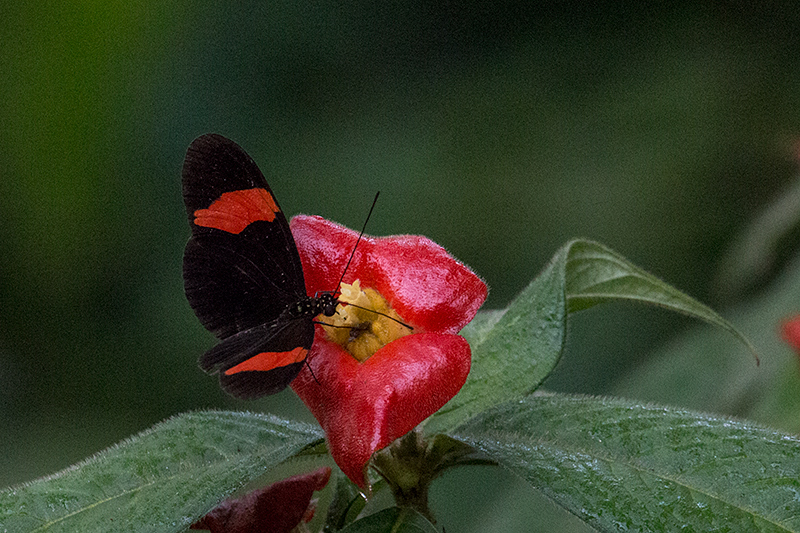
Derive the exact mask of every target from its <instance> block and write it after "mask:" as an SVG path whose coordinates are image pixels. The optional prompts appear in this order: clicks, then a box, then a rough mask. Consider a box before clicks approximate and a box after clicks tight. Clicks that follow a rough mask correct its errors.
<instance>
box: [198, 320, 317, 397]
mask: <svg viewBox="0 0 800 533" xmlns="http://www.w3.org/2000/svg"><path fill="white" fill-rule="evenodd" d="M313 341H314V325H313V323H312V322H311V320H298V319H294V320H288V321H279V320H273V321H272V322H270V323H267V324H262V325H260V326H256V327H254V328H251V329H248V330H245V331H242V332H239V333H237V334H235V335H232V336H230V337H228V338H226V339H224V340H223V341H222V342H220V343H219V344H217V345H216V346H215V347H213V348H212V349H210V350H209V351H207V352H206V353H205V354H204V355H203V356H202V357H201V358H200V368H202V369H203V370H205V371H206V372H210V373H213V372H218V373H219V378H220V384H221V385H222V388H223V389H224V390H225V391H226V392H228V393H229V394H232V395H233V396H236V397H238V398H257V397H259V396H265V395H267V394H274V393H276V392H279V391H281V390H283V389H284V388H286V386H287V385H289V383H291V382H292V380H293V379H294V378H295V376H297V374H298V373H299V372H300V370H301V369H302V367H303V364H304V362H305V359H306V356H307V354H308V350H309V349H310V348H311V344H312V343H313Z"/></svg>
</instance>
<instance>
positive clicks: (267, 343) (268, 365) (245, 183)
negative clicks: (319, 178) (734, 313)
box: [182, 134, 374, 399]
mask: <svg viewBox="0 0 800 533" xmlns="http://www.w3.org/2000/svg"><path fill="white" fill-rule="evenodd" d="M182 178H183V200H184V203H185V205H186V212H187V215H188V217H189V226H190V227H191V230H192V236H191V238H190V239H189V242H187V243H186V249H185V251H184V255H183V280H184V288H185V291H186V298H187V299H188V300H189V304H190V305H191V307H192V309H193V310H194V312H195V314H196V315H197V317H198V318H199V319H200V322H201V323H202V324H203V326H205V328H206V329H208V330H209V331H211V332H212V333H213V334H214V335H216V336H217V337H218V338H219V339H220V342H219V344H217V345H216V346H214V347H213V348H211V349H210V350H208V351H207V352H206V353H204V354H203V355H202V356H201V357H200V361H199V364H200V368H202V369H203V370H204V371H206V372H208V373H210V374H214V373H217V374H219V381H220V385H221V386H222V388H223V389H224V390H225V391H226V392H228V393H229V394H231V395H232V396H235V397H238V398H245V399H250V398H258V397H260V396H266V395H269V394H275V393H277V392H280V391H281V390H283V389H285V388H286V387H287V386H288V385H289V384H290V383H291V382H292V380H294V378H295V377H296V376H297V374H298V373H299V372H300V370H301V369H302V368H303V365H304V364H305V362H306V358H307V357H308V352H309V350H310V349H311V345H312V344H313V342H314V319H315V317H317V316H319V315H320V314H321V315H324V316H328V317H330V316H333V315H334V314H335V313H336V306H337V304H338V303H339V302H338V300H337V298H336V295H335V291H328V292H322V293H320V294H318V295H316V296H308V295H307V294H306V287H305V279H304V277H303V266H302V264H301V263H300V255H299V254H298V252H297V246H296V244H295V242H294V238H293V237H292V233H291V231H290V229H289V224H288V222H287V221H286V217H285V216H284V214H283V211H282V210H281V208H280V206H279V205H278V202H277V201H276V200H275V197H274V195H273V194H272V189H270V187H269V185H267V181H266V179H264V175H263V174H262V173H261V171H260V170H259V168H258V166H257V165H256V163H255V162H254V161H253V159H252V158H251V157H250V156H249V155H247V153H246V152H245V151H244V150H243V149H242V148H241V147H240V146H239V145H238V144H236V143H235V142H233V141H231V140H229V139H226V138H225V137H223V136H221V135H216V134H208V135H203V136H201V137H198V138H197V139H195V140H194V141H193V142H192V143H191V145H190V146H189V148H188V150H187V152H186V159H185V160H184V163H183V176H182ZM373 205H374V204H373Z"/></svg>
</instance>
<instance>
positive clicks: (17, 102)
mask: <svg viewBox="0 0 800 533" xmlns="http://www.w3.org/2000/svg"><path fill="white" fill-rule="evenodd" d="M587 4H588V3H587ZM758 6H759V7H753V6H751V5H750V3H747V2H738V3H737V2H730V3H723V2H711V3H706V4H704V5H702V6H698V5H695V3H692V2H687V3H685V5H683V4H680V3H671V4H670V6H669V7H666V6H660V5H659V6H656V5H655V4H650V3H642V4H638V3H635V4H634V3H631V4H630V5H626V6H624V7H623V6H619V7H609V6H608V5H605V4H603V5H600V4H598V5H595V6H589V5H582V4H581V3H577V2H576V3H560V2H559V3H552V4H549V3H539V4H536V3H527V2H525V3H522V2H521V3H519V4H517V3H513V2H494V3H487V4H483V3H477V2H475V3H471V2H459V3H456V2H452V3H451V2H440V3H420V2H386V3H381V4H378V3H372V2H346V3H337V2H330V3H325V2H311V3H305V2H300V3H298V2H255V1H251V2H236V3H235V5H229V3H227V2H192V3H185V2H140V3H135V2H134V3H130V2H119V1H117V2H99V3H86V2H84V3H80V4H79V5H73V3H67V2H65V3H54V4H52V5H50V6H48V7H42V6H38V5H35V4H33V3H24V2H23V3H19V2H18V3H13V4H9V5H7V6H4V7H3V14H2V16H0V41H1V42H2V43H3V45H2V46H1V47H0V71H2V75H0V90H1V91H2V93H0V94H2V98H0V135H2V148H0V172H2V176H1V177H0V244H1V245H2V252H1V253H2V259H0V486H5V485H8V484H15V483H19V482H22V481H25V480H29V479H32V478H34V477H37V476H41V475H44V474H48V473H52V472H54V471H56V470H59V469H62V468H64V467H66V466H68V465H70V464H72V463H74V462H76V461H78V460H80V459H82V458H84V457H87V456H88V455H90V454H92V453H94V452H96V451H99V450H101V449H103V448H104V447H106V446H109V445H111V444H113V443H114V442H117V441H119V440H121V439H122V438H124V437H126V436H129V435H132V434H134V433H136V432H138V431H140V430H142V429H145V428H147V427H149V426H150V425H152V424H153V423H155V422H157V421H159V420H161V419H163V418H165V417H168V416H170V415H173V414H176V413H179V412H182V411H186V410H189V409H197V408H204V407H222V408H231V409H250V410H270V411H273V412H277V413H279V414H282V415H285V416H292V417H298V418H303V419H308V414H307V413H306V412H305V411H304V409H303V408H302V406H299V404H298V401H297V400H296V399H295V398H294V397H293V395H292V394H291V393H285V394H281V395H279V396H277V397H274V398H270V399H267V400H263V401H258V402H249V403H245V402H241V401H234V400H231V399H228V398H226V397H225V396H224V395H223V393H222V392H221V391H220V390H219V388H218V386H217V384H216V382H215V380H214V379H212V378H209V377H207V376H205V375H204V374H203V373H202V372H201V371H200V370H199V369H198V368H197V366H196V358H197V356H198V355H199V354H200V353H202V352H203V351H204V350H205V349H206V348H208V347H209V346H210V345H211V344H213V339H212V337H211V336H210V334H208V333H206V332H205V331H204V330H203V329H202V327H201V326H200V324H199V322H198V321H197V320H196V318H195V317H194V315H193V313H192V311H191V310H190V308H189V306H188V304H187V303H186V301H185V298H184V296H183V289H182V280H181V257H182V253H183V246H184V244H185V242H186V239H187V237H188V226H187V223H186V220H185V215H184V212H183V205H182V200H181V196H180V185H179V181H180V168H181V164H182V160H183V156H184V153H185V150H186V147H187V146H188V144H189V143H190V142H191V140H192V139H193V138H194V137H196V136H197V135H200V134H202V133H207V132H218V133H221V134H224V135H226V136H228V137H230V138H232V139H234V140H236V141H237V142H238V143H239V144H241V145H242V146H243V147H244V148H245V149H246V150H247V151H248V152H249V153H250V154H251V155H252V156H253V158H254V159H255V160H256V161H257V162H258V163H259V165H260V166H261V168H262V170H263V171H264V173H265V175H266V176H267V179H268V180H269V182H270V184H271V185H272V188H273V189H274V191H275V193H276V194H277V196H278V198H279V201H280V202H281V204H282V206H283V208H284V209H285V211H286V212H287V213H288V214H295V213H299V212H303V213H311V214H320V215H323V216H325V217H327V218H331V219H333V220H336V221H338V222H341V223H343V224H346V225H349V226H351V227H360V225H361V223H362V222H363V219H364V216H365V213H366V211H367V209H368V208H369V203H370V201H371V199H372V196H373V195H374V194H375V191H378V190H380V191H381V199H380V202H379V204H378V207H377V210H376V212H375V214H374V215H373V218H372V220H371V221H370V227H369V232H371V233H373V234H377V235H383V234H394V233H419V234H424V235H427V236H429V237H431V238H432V239H434V240H435V241H437V242H439V243H440V244H442V245H444V246H445V247H446V248H448V250H450V251H451V253H453V254H454V255H455V256H456V257H458V258H459V259H461V260H463V261H464V262H465V263H467V264H469V265H470V266H471V267H473V268H474V269H475V270H476V271H477V272H478V273H480V274H481V275H482V276H483V277H484V278H485V279H486V281H487V282H488V284H489V286H490V288H491V292H490V297H489V300H488V302H487V306H488V307H502V306H504V305H506V304H507V303H508V301H509V300H510V299H511V298H512V297H513V296H514V295H515V294H516V293H517V292H519V291H520V290H521V289H522V288H523V287H524V286H525V285H526V284H527V283H528V282H529V281H530V280H531V279H532V278H533V277H534V276H535V275H536V273H537V272H538V271H539V270H540V269H541V268H542V267H543V265H544V264H545V262H546V261H547V260H548V259H549V257H551V256H552V254H553V253H554V252H555V251H556V249H557V248H558V247H559V246H560V245H561V244H562V243H563V242H565V241H566V240H567V239H569V238H570V237H573V236H585V237H590V238H593V239H597V240H600V241H602V242H604V243H606V244H608V245H609V246H611V247H612V248H614V249H616V250H618V251H619V252H621V253H622V254H623V255H625V256H626V257H628V258H630V259H631V260H632V261H634V262H635V263H637V264H639V265H641V266H643V267H645V268H646V269H648V270H650V271H652V272H654V273H656V274H657V275H659V276H661V277H662V278H664V279H666V280H667V281H669V282H670V283H672V284H674V285H676V286H677V287H679V288H681V289H683V290H685V291H686V292H688V293H689V294H691V295H693V296H695V297H698V298H699V299H701V300H703V301H705V302H707V303H709V304H711V305H714V306H720V305H723V304H727V303H729V302H730V300H731V298H732V300H734V301H735V300H736V298H737V297H739V296H740V295H738V294H737V293H734V294H733V295H732V297H731V298H729V301H722V300H721V299H720V297H719V293H718V292H715V291H714V290H713V288H714V286H713V284H712V281H713V279H714V276H715V272H716V271H717V267H718V265H719V262H720V258H721V257H722V255H723V252H724V250H725V249H726V247H727V246H728V245H729V244H730V242H731V240H732V239H733V237H734V235H736V234H737V232H739V231H740V230H741V229H742V228H743V227H744V226H745V225H746V224H747V221H748V220H749V219H751V218H752V216H753V215H754V214H755V213H756V212H758V211H759V209H761V208H762V207H763V206H764V205H765V204H767V203H768V202H769V201H771V200H772V199H773V198H775V197H776V196H777V195H779V194H780V193H781V191H782V190H784V189H786V188H787V187H788V184H789V183H790V181H791V179H792V175H793V172H794V168H795V167H794V159H793V146H794V143H795V142H796V136H797V135H798V134H800V61H798V55H797V53H798V50H800V42H799V41H800V11H798V10H797V9H796V5H795V4H794V3H792V2H765V3H758ZM729 296H730V295H729ZM689 324H691V323H690V322H689V321H688V320H687V319H685V318H682V317H675V316H672V315H668V314H666V313H663V312H661V311H657V310H648V309H639V308H634V307H627V306H612V307H610V308H607V309H605V310H604V312H603V313H597V312H589V313H587V314H586V315H585V316H580V318H579V319H578V320H575V321H574V323H573V325H572V326H571V331H570V344H569V349H568V353H567V357H565V360H564V362H563V364H562V366H561V367H560V368H559V371H558V373H557V375H556V376H555V377H554V378H553V379H551V380H550V382H549V383H548V385H549V386H550V387H551V388H556V389H560V390H568V391H577V392H586V393H603V392H606V391H608V390H610V387H611V385H612V384H613V382H614V381H615V379H616V378H617V377H618V376H620V375H621V374H622V373H623V372H624V371H625V370H626V369H628V368H631V367H634V366H635V365H637V364H639V363H640V362H641V360H642V358H644V357H645V356H644V355H642V354H646V353H648V352H649V351H650V350H652V349H653V348H654V347H657V346H659V345H661V344H662V343H663V342H665V341H666V340H667V339H669V338H670V337H671V336H672V335H674V334H675V333H676V332H680V331H682V330H683V329H685V328H687V327H689Z"/></svg>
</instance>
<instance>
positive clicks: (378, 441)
mask: <svg viewBox="0 0 800 533" xmlns="http://www.w3.org/2000/svg"><path fill="white" fill-rule="evenodd" d="M312 353H313V354H314V358H313V361H310V364H311V367H312V369H313V371H314V376H316V381H315V379H314V376H312V375H311V373H310V372H309V371H308V369H304V370H303V372H301V373H300V375H299V376H298V377H297V378H296V379H295V380H294V382H292V388H293V389H294V390H295V392H297V394H298V395H299V396H300V397H301V398H302V399H303V402H305V404H306V405H307V406H308V408H309V409H310V410H311V412H312V413H313V414H314V416H315V417H316V419H317V420H318V421H319V423H320V425H321V426H322V428H323V429H324V430H325V434H326V435H327V437H328V446H329V449H330V452H331V456H332V457H333V458H334V460H335V461H336V464H338V465H339V468H341V469H342V471H343V472H344V473H345V474H346V475H347V477H349V478H350V479H351V480H352V481H353V482H354V483H355V484H357V485H358V486H360V487H362V488H365V487H366V486H367V479H366V465H367V462H368V461H369V459H370V457H372V454H373V453H374V452H376V451H377V450H380V449H381V448H383V447H385V446H387V445H388V444H390V443H391V442H392V441H394V440H395V439H397V438H399V437H402V436H403V435H405V434H406V433H408V432H409V431H411V430H412V429H414V428H415V427H416V426H417V425H418V424H419V423H420V422H422V421H423V420H425V419H426V418H428V417H429V416H430V415H432V414H433V413H435V412H436V411H438V410H439V409H440V408H441V407H442V406H443V405H444V404H446V403H447V402H448V401H449V400H450V398H452V397H453V396H455V395H456V393H457V392H458V391H459V390H460V389H461V387H462V386H463V385H464V382H465V381H466V379H467V374H469V367H470V348H469V344H467V341H466V340H464V338H463V337H459V336H458V335H450V334H442V333H420V334H416V335H408V336H406V337H402V338H400V339H397V340H396V341H394V342H392V343H390V344H387V345H386V346H384V347H383V348H381V349H380V350H378V351H377V352H376V353H375V355H373V356H372V357H370V358H369V359H367V360H366V361H364V362H363V363H359V362H358V361H356V360H355V359H353V357H351V356H350V355H349V354H348V353H347V352H346V351H345V350H344V349H343V348H341V347H340V346H339V345H338V344H334V343H332V342H328V341H326V340H324V339H319V338H318V339H317V340H316V341H315V342H314V347H313V348H312Z"/></svg>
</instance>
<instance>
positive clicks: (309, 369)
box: [306, 358, 321, 385]
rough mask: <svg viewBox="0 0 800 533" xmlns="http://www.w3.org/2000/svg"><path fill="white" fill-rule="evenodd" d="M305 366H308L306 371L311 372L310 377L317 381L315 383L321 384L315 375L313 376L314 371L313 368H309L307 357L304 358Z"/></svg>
mask: <svg viewBox="0 0 800 533" xmlns="http://www.w3.org/2000/svg"><path fill="white" fill-rule="evenodd" d="M306 366H307V367H308V371H309V372H311V377H312V378H314V381H316V382H317V385H321V383H320V382H319V380H318V379H317V376H315V375H314V371H313V370H311V365H310V364H308V358H306Z"/></svg>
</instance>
